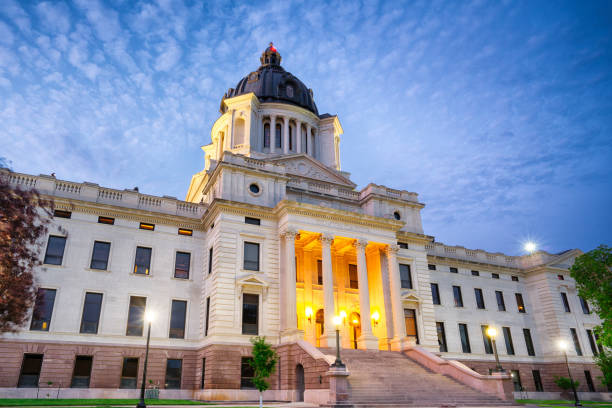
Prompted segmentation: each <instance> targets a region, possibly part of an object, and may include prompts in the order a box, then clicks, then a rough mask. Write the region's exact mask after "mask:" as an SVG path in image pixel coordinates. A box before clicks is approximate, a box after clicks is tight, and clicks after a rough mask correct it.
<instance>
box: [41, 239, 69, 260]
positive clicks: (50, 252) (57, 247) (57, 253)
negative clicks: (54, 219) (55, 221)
mask: <svg viewBox="0 0 612 408" xmlns="http://www.w3.org/2000/svg"><path fill="white" fill-rule="evenodd" d="M65 247H66V237H58V236H57V235H50V236H49V242H48V243H47V251H46V252H45V260H44V261H43V263H45V264H47V265H61V264H62V260H63V259H64V248H65Z"/></svg>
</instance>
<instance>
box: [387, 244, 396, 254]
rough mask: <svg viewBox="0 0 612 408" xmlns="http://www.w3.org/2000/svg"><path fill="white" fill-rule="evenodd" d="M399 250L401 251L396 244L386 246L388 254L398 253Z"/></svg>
mask: <svg viewBox="0 0 612 408" xmlns="http://www.w3.org/2000/svg"><path fill="white" fill-rule="evenodd" d="M398 252H399V246H398V245H396V244H393V245H387V247H386V248H385V253H386V254H387V255H397V253H398Z"/></svg>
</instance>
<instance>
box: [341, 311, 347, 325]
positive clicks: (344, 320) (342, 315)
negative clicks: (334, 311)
mask: <svg viewBox="0 0 612 408" xmlns="http://www.w3.org/2000/svg"><path fill="white" fill-rule="evenodd" d="M340 317H341V318H342V322H343V323H344V322H346V317H347V314H346V311H345V310H341V311H340Z"/></svg>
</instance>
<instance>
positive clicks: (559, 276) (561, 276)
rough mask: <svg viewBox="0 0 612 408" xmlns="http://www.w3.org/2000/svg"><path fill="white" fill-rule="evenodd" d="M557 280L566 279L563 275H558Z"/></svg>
mask: <svg viewBox="0 0 612 408" xmlns="http://www.w3.org/2000/svg"><path fill="white" fill-rule="evenodd" d="M557 279H559V280H565V277H564V276H563V275H557Z"/></svg>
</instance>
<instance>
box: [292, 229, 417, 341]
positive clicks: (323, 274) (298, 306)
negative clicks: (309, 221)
mask: <svg viewBox="0 0 612 408" xmlns="http://www.w3.org/2000/svg"><path fill="white" fill-rule="evenodd" d="M282 238H283V239H282V247H281V250H282V251H283V253H282V258H283V265H284V267H285V268H284V269H285V271H284V272H281V274H282V276H284V277H285V278H286V279H281V282H282V286H283V287H282V289H281V294H282V295H281V313H282V314H283V316H282V317H281V324H282V326H283V327H282V332H283V333H285V334H286V336H291V335H292V334H293V335H294V334H296V333H299V334H298V336H299V337H301V338H303V339H304V340H306V341H308V342H309V343H311V344H313V345H314V346H317V347H331V346H333V345H334V344H335V330H336V329H335V327H334V326H333V324H332V320H333V317H334V316H336V315H338V316H341V317H342V320H343V323H342V326H341V328H340V331H341V338H342V347H344V348H359V349H370V350H372V349H374V350H375V349H384V350H387V349H389V348H391V347H393V348H394V349H400V348H401V347H402V345H406V344H407V337H406V326H405V322H404V310H403V305H402V300H401V293H400V272H399V268H398V264H397V258H396V253H397V248H396V247H395V245H390V244H385V243H381V242H376V241H374V240H368V239H365V238H357V237H346V236H339V235H334V234H330V233H321V232H315V231H306V230H298V229H291V228H288V229H286V230H285V232H283V233H282Z"/></svg>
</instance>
